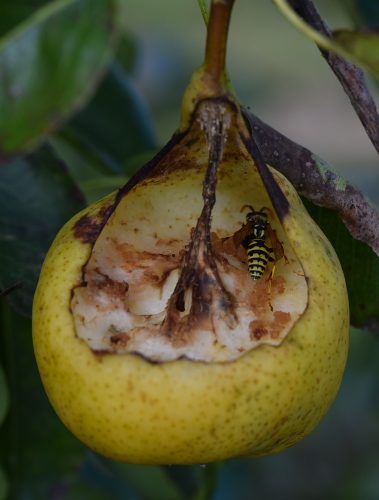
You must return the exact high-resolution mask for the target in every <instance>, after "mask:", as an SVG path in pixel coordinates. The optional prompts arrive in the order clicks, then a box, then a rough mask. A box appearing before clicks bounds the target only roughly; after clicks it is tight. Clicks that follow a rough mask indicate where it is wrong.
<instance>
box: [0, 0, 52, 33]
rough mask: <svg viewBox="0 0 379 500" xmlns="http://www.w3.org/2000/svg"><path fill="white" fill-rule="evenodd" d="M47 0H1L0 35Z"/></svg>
mask: <svg viewBox="0 0 379 500" xmlns="http://www.w3.org/2000/svg"><path fill="white" fill-rule="evenodd" d="M48 1H49V0H17V2H15V1H14V0H2V2H1V16H0V36H2V35H3V34H4V33H6V32H7V31H9V30H10V29H11V28H13V27H14V26H16V24H19V23H20V22H21V21H23V20H24V19H26V18H27V17H28V16H30V14H32V13H33V11H35V10H37V9H38V7H40V6H41V5H43V4H47V3H48Z"/></svg>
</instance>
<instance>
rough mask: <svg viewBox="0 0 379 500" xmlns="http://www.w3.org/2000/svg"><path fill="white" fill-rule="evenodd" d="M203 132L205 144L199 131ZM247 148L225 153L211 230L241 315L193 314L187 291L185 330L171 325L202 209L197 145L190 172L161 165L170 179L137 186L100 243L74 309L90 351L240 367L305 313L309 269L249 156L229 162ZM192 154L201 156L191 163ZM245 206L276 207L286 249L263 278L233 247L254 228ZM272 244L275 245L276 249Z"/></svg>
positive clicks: (273, 222) (218, 308)
mask: <svg viewBox="0 0 379 500" xmlns="http://www.w3.org/2000/svg"><path fill="white" fill-rule="evenodd" d="M194 133H195V134H196V136H197V141H198V142H201V139H199V136H200V137H201V134H199V131H198V130H195V131H194ZM203 135H204V134H203ZM238 140H239V139H238V137H237V136H234V137H233V136H231V137H230V138H228V141H227V143H226V146H225V152H224V158H225V159H224V160H223V161H222V162H221V164H220V166H219V172H218V185H217V201H216V204H215V207H214V209H213V213H212V226H211V231H212V248H213V252H214V257H215V262H216V265H217V271H218V274H219V276H220V278H221V281H222V283H223V286H224V287H225V289H226V291H227V293H228V294H229V295H230V296H231V297H232V299H233V309H234V310H233V317H228V314H227V313H226V312H225V311H223V306H222V304H221V302H222V301H220V300H219V301H218V303H216V304H213V306H214V307H213V308H211V310H210V313H209V314H204V315H201V314H200V315H195V314H192V313H191V306H192V291H191V290H190V289H188V290H186V293H185V296H184V310H183V311H181V312H180V313H178V318H177V327H176V328H172V327H170V328H165V327H164V325H165V319H166V317H167V316H168V315H169V314H170V313H169V311H168V307H167V305H168V301H169V299H170V297H171V295H172V293H173V291H174V289H175V286H176V284H177V282H178V278H179V275H180V271H181V265H182V262H183V257H184V254H185V252H186V249H188V245H189V242H190V238H191V232H192V231H193V228H194V227H195V225H196V222H197V220H198V218H199V216H200V213H201V210H202V206H203V200H202V196H201V188H202V182H203V179H204V173H205V168H206V165H207V156H206V154H207V147H206V144H205V143H204V144H197V147H196V148H194V147H193V146H192V145H191V148H190V149H189V150H187V151H186V155H185V162H186V164H187V168H186V169H185V172H184V173H183V168H180V167H181V166H180V165H179V168H176V169H175V171H172V172H168V173H167V169H166V168H164V165H161V167H160V168H161V170H162V171H164V172H165V174H164V175H160V176H159V175H157V176H155V177H153V178H151V179H147V180H146V181H144V182H142V183H139V184H137V186H135V187H134V189H132V190H131V191H130V192H128V193H127V194H126V195H125V196H123V197H122V198H121V200H120V201H119V203H118V204H117V206H116V207H115V209H114V211H113V213H112V215H111V217H110V218H109V219H108V221H107V223H106V225H105V227H104V228H103V230H102V232H101V234H100V236H99V237H98V239H97V241H96V242H95V245H94V247H93V249H92V253H91V256H90V259H89V261H88V262H87V264H86V266H85V269H84V284H82V285H81V286H78V287H76V288H75V289H74V293H73V299H72V302H71V309H72V312H73V316H74V320H75V327H76V333H77V335H78V337H80V338H81V339H83V340H85V341H86V342H87V343H88V345H89V346H90V347H91V349H93V350H94V351H100V352H111V353H118V354H124V353H127V352H132V353H138V354H141V355H142V356H144V357H146V358H148V359H150V360H152V361H158V362H164V361H170V360H175V359H178V358H183V357H185V358H187V359H191V360H196V361H206V362H214V361H217V362H222V361H231V360H235V359H237V358H238V357H240V356H241V355H243V354H244V353H246V352H247V351H249V350H251V349H252V348H255V347H257V346H258V345H260V344H269V345H274V346H277V345H279V344H280V343H281V342H282V341H283V339H284V338H285V337H286V335H287V334H288V332H289V331H290V330H291V328H292V327H293V325H294V324H295V322H296V321H297V320H298V318H299V317H300V316H301V315H302V314H303V312H304V310H305V309H306V307H307V302H308V286H307V282H306V277H305V273H304V270H303V267H302V265H301V263H300V262H299V259H298V258H297V257H296V254H295V252H294V250H293V248H292V246H291V244H290V242H289V240H288V238H287V236H286V234H285V232H284V230H283V228H282V226H281V224H280V222H279V220H278V218H277V216H276V214H275V212H274V210H273V208H272V205H271V201H270V199H269V197H268V195H267V193H266V191H265V189H264V187H263V184H262V181H261V180H260V177H259V174H258V172H257V170H256V169H255V166H254V163H253V161H252V159H251V157H249V156H247V155H244V154H241V153H240V154H239V158H238V162H232V163H231V162H230V158H231V156H232V152H233V150H234V149H235V148H236V147H237V148H238V150H239V151H241V150H243V148H242V146H241V144H238ZM203 141H204V139H203ZM236 142H237V144H236ZM181 148H183V145H182V144H179V145H177V146H176V148H175V147H174V149H173V152H172V156H175V157H177V158H180V157H181V150H180V149H181ZM175 149H176V150H175ZM193 149H195V152H196V155H193V158H191V151H192V150H193ZM165 161H167V160H166V159H164V160H163V162H165ZM188 165H190V168H188ZM183 166H184V165H183ZM158 169H159V165H158ZM245 205H252V206H253V207H254V209H255V210H260V209H261V208H262V207H267V212H268V227H269V228H270V231H272V230H274V231H275V233H276V235H277V239H278V241H279V242H280V244H281V245H282V247H283V251H284V256H283V257H281V258H279V259H278V260H276V259H275V255H274V252H272V256H273V257H272V258H273V259H274V262H272V263H269V264H268V266H267V268H266V270H265V273H264V275H263V276H262V277H261V278H260V279H258V280H253V279H252V277H251V275H250V274H249V271H248V265H247V253H246V250H245V248H244V247H243V246H242V245H241V244H240V245H236V244H235V243H234V240H233V236H234V235H235V234H236V233H237V232H238V231H239V230H241V228H242V227H243V226H244V224H245V223H246V210H244V209H243V208H244V206H245ZM273 243H275V242H272V241H270V239H268V241H267V245H268V246H269V247H272V246H273ZM275 260H276V261H275ZM273 266H275V269H274V270H273ZM216 302H217V301H216ZM229 316H230V315H229Z"/></svg>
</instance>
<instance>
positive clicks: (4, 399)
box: [0, 364, 8, 426]
mask: <svg viewBox="0 0 379 500" xmlns="http://www.w3.org/2000/svg"><path fill="white" fill-rule="evenodd" d="M7 410H8V387H7V383H6V381H5V376H4V372H3V368H2V366H1V364H0V426H1V424H2V423H3V420H4V417H5V415H6V413H7Z"/></svg>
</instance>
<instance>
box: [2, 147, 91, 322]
mask: <svg viewBox="0 0 379 500" xmlns="http://www.w3.org/2000/svg"><path fill="white" fill-rule="evenodd" d="M84 205H85V203H84V198H83V195H82V194H81V192H80V191H79V190H78V189H77V188H76V186H75V184H74V183H73V181H72V180H71V178H70V176H69V175H68V173H67V171H66V169H65V168H64V166H63V164H62V163H61V162H60V160H58V159H57V158H56V156H55V155H54V154H53V152H52V150H51V148H49V147H47V146H43V147H41V148H40V149H39V150H38V151H36V152H35V153H32V154H30V155H28V156H25V157H18V158H15V159H14V160H12V161H11V162H9V163H7V164H3V165H1V166H0V259H1V266H0V288H1V289H2V290H4V289H9V287H13V286H15V285H16V284H17V285H18V286H17V287H15V289H14V290H13V291H10V293H8V295H6V298H7V299H8V300H9V301H10V302H11V303H12V305H13V306H14V307H15V308H16V310H17V311H19V312H20V313H22V314H26V315H30V313H31V305H32V300H33V294H34V289H35V286H36V283H37V279H38V275H39V271H40V268H41V264H42V261H43V259H44V256H45V254H46V252H47V250H48V248H49V246H50V244H51V242H52V240H53V238H54V236H55V234H56V233H57V231H58V230H59V229H60V227H61V226H62V225H63V224H64V223H65V222H66V221H67V220H68V219H69V218H70V217H71V216H72V215H74V213H76V212H77V211H79V210H80V209H81V208H83V207H84ZM19 285H22V286H21V287H19Z"/></svg>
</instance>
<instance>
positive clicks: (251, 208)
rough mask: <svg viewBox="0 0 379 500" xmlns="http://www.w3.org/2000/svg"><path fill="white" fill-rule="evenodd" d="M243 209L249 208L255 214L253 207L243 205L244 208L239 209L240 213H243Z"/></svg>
mask: <svg viewBox="0 0 379 500" xmlns="http://www.w3.org/2000/svg"><path fill="white" fill-rule="evenodd" d="M245 208H249V209H250V210H251V211H252V212H255V210H254V207H253V206H251V205H244V206H243V207H242V208H241V210H240V212H243V211H244V210H245Z"/></svg>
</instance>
